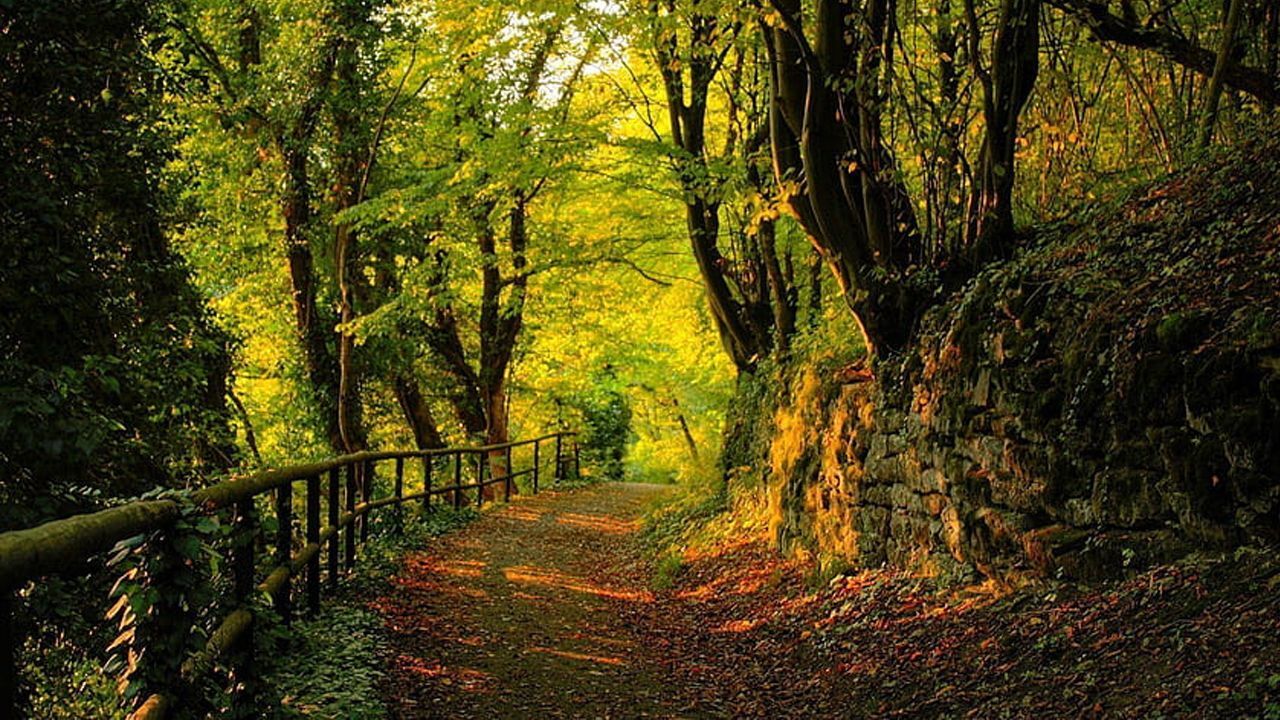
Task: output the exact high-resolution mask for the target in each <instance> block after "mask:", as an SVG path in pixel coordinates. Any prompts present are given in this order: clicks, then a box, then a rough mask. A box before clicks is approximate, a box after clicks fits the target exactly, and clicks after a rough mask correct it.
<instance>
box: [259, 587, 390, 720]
mask: <svg viewBox="0 0 1280 720" xmlns="http://www.w3.org/2000/svg"><path fill="white" fill-rule="evenodd" d="M290 638H291V644H290V652H289V654H288V655H287V656H286V657H285V658H284V659H283V661H282V662H281V663H280V664H279V667H278V668H277V670H276V671H275V673H274V674H273V675H272V676H271V678H270V683H271V685H272V686H273V689H274V690H275V692H277V693H278V694H279V703H280V704H279V712H278V713H276V717H279V718H339V717H340V718H352V720H360V719H366V718H368V719H372V718H384V717H386V715H387V708H386V706H385V705H384V704H383V702H382V696H381V692H380V689H379V687H378V683H379V682H380V681H381V680H382V677H383V659H384V657H385V652H386V650H385V648H386V640H385V638H384V637H383V631H382V619H381V618H380V617H378V616H377V615H376V614H374V613H373V612H370V611H369V610H366V609H365V608H362V607H359V606H358V605H357V606H350V605H346V604H343V605H338V604H333V605H329V606H327V607H326V608H325V609H324V610H323V611H321V613H320V614H319V615H317V616H316V617H315V618H314V619H308V620H304V621H300V622H297V623H295V625H294V628H293V632H292V633H291V636H290Z"/></svg>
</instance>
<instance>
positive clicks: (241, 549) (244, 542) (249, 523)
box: [231, 497, 257, 702]
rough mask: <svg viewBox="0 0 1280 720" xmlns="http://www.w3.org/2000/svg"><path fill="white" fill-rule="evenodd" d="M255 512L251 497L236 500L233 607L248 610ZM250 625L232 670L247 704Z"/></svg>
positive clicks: (250, 679) (251, 693) (250, 688)
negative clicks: (244, 691) (234, 604)
mask: <svg viewBox="0 0 1280 720" xmlns="http://www.w3.org/2000/svg"><path fill="white" fill-rule="evenodd" d="M256 526H257V511H256V509H255V508H254V499H253V498H251V497H248V498H244V499H242V500H238V501H237V502H236V504H235V517H234V519H233V520H232V534H231V575H232V588H233V593H234V594H235V600H236V605H237V606H239V607H242V608H248V606H249V604H250V602H251V597H252V595H253V585H254V582H253V546H254V543H255V541H256V538H257V527H256ZM253 634H254V630H253V624H252V623H250V625H249V629H248V630H246V631H245V633H244V634H243V635H242V636H241V637H240V641H239V647H238V648H236V652H235V657H234V658H233V659H232V662H231V667H232V672H233V674H234V676H235V679H236V681H237V682H238V683H240V684H241V686H242V687H244V688H245V690H246V693H247V694H248V695H249V699H250V702H252V698H253V696H254V695H255V694H256V688H255V687H254V685H255V682H256V680H255V678H254V674H253V666H254V662H253Z"/></svg>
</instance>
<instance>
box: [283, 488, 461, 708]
mask: <svg viewBox="0 0 1280 720" xmlns="http://www.w3.org/2000/svg"><path fill="white" fill-rule="evenodd" d="M478 516H479V512H478V511H476V510H475V509H473V508H464V509H462V510H453V509H452V508H448V507H438V508H437V509H435V510H434V511H433V512H430V513H417V514H409V516H408V517H406V518H405V521H404V532H403V533H400V534H397V533H392V532H387V530H388V529H390V527H391V524H392V523H393V522H394V519H393V516H392V515H391V514H390V513H387V514H384V515H382V516H380V517H378V518H377V521H376V522H375V529H379V528H380V529H381V530H382V532H380V533H378V534H377V535H376V536H375V538H374V539H373V540H372V541H371V542H370V543H369V544H368V545H365V546H364V547H362V548H360V555H359V561H358V563H357V565H356V568H355V573H354V575H353V576H352V577H351V578H349V579H348V580H347V581H345V582H344V584H343V587H342V589H341V591H340V592H339V594H338V595H337V596H336V597H334V598H331V599H330V600H329V601H328V602H326V603H325V604H324V606H323V607H322V608H321V610H320V613H319V614H318V615H317V616H316V617H315V618H311V619H305V620H299V621H296V622H295V623H293V625H292V626H291V627H290V628H289V630H288V632H287V633H286V638H287V642H288V643H289V652H288V653H286V654H283V655H282V656H279V657H278V658H276V660H275V662H273V663H272V666H271V667H270V668H268V669H267V670H266V672H265V675H264V678H263V682H264V685H265V687H266V689H267V692H268V695H269V696H272V697H275V698H278V702H277V703H275V705H276V707H277V710H276V712H275V717H277V718H349V719H351V720H365V719H369V718H383V717H386V716H387V708H386V706H385V704H384V703H383V701H382V693H381V692H380V691H379V684H380V683H381V681H382V679H383V674H384V670H383V668H384V667H385V659H386V658H385V654H386V636H385V632H384V629H383V625H382V620H381V618H380V617H379V616H378V615H377V614H376V613H375V612H373V611H371V610H369V609H368V608H366V607H364V606H363V605H362V604H361V598H366V597H371V596H374V595H376V594H377V593H378V592H379V591H381V590H382V589H384V587H385V586H386V585H387V583H388V582H389V580H390V578H391V577H392V574H393V573H394V572H395V571H396V569H397V568H398V567H399V562H400V558H402V557H403V556H404V553H405V552H407V551H412V550H417V549H420V548H422V547H423V546H424V545H425V544H427V543H429V542H430V541H431V539H433V538H435V537H438V536H440V535H443V534H445V533H447V532H450V531H452V530H455V529H457V528H459V527H461V526H463V525H465V524H466V523H468V522H470V521H471V520H473V519H475V518H476V517H478Z"/></svg>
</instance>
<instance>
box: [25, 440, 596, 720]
mask: <svg viewBox="0 0 1280 720" xmlns="http://www.w3.org/2000/svg"><path fill="white" fill-rule="evenodd" d="M530 446H531V450H532V457H531V459H530V463H529V465H528V467H525V468H524V469H522V470H518V471H513V468H512V459H513V451H514V450H517V449H520V448H526V447H530ZM547 446H553V447H547ZM544 449H545V450H548V451H550V453H548V452H544ZM548 454H551V463H550V465H551V470H552V478H553V481H555V482H558V481H559V480H561V479H562V478H563V477H565V476H566V473H567V472H568V471H570V470H572V473H573V474H574V475H575V476H576V475H578V474H579V472H580V470H581V457H580V453H579V447H578V443H577V435H576V433H572V432H561V433H553V434H550V435H544V436H542V437H538V438H534V439H532V440H521V441H517V442H509V443H503V444H499V445H486V446H479V447H470V448H442V449H438V450H420V451H392V452H361V453H355V454H352V455H343V456H341V457H337V458H333V459H331V460H325V461H323V462H317V463H311V464H307V465H295V466H292V467H286V468H281V469H278V470H267V471H264V472H259V473H256V474H253V475H248V476H245V477H241V478H236V479H232V480H228V481H226V482H222V483H219V484H217V485H212V486H210V487H207V488H204V489H202V490H199V491H196V492H195V493H193V494H192V495H191V498H190V501H191V504H192V505H194V507H195V508H196V512H197V513H198V514H201V515H209V516H213V515H219V514H220V515H222V516H225V517H227V519H228V520H229V523H230V527H231V540H230V542H229V543H228V546H229V547H228V550H227V554H228V555H229V556H230V557H228V558H227V562H226V565H227V566H228V567H229V568H230V575H231V587H232V594H233V600H234V603H233V606H234V607H235V608H236V609H235V610H233V611H232V612H230V614H228V615H227V616H226V617H225V618H223V619H222V620H221V622H220V623H219V624H217V625H216V626H215V627H214V629H213V630H212V632H210V633H209V636H208V639H207V640H206V642H205V643H204V646H203V648H201V649H200V650H199V651H197V652H195V653H194V654H191V655H189V656H186V657H159V658H148V660H147V661H148V662H160V663H167V664H169V665H171V667H168V668H164V672H161V673H159V676H161V677H165V678H167V680H166V682H165V685H166V687H163V688H157V689H155V690H154V691H153V692H151V694H150V695H149V696H148V697H146V698H145V700H144V701H143V702H142V703H141V704H140V705H139V706H138V708H137V709H136V710H135V711H134V712H133V714H132V716H131V717H132V718H137V719H140V720H141V719H155V718H163V717H166V716H167V715H168V714H169V711H170V710H171V709H173V708H175V707H178V706H179V705H181V704H183V703H184V700H185V699H186V698H187V696H188V695H189V694H190V693H191V692H193V690H192V688H193V687H195V686H196V684H197V681H198V680H200V679H201V677H202V675H204V674H205V673H208V672H209V671H210V670H211V669H212V668H213V667H214V666H215V665H217V664H219V663H225V664H227V665H228V666H229V667H231V668H232V671H233V672H234V673H235V675H236V677H238V678H241V679H243V678H251V677H252V676H253V646H254V642H253V627H254V617H255V613H254V608H253V603H252V602H251V598H252V596H253V594H254V593H255V592H256V593H264V594H266V595H267V596H269V597H270V599H271V605H272V608H273V610H274V612H275V613H276V614H277V615H278V616H279V617H280V619H281V620H283V621H284V622H286V623H287V622H289V620H290V618H292V617H293V614H294V600H295V597H294V595H295V592H294V588H293V580H294V579H295V578H298V577H299V576H302V575H305V578H306V583H305V585H304V586H303V587H302V588H301V590H302V592H301V593H300V594H301V596H302V597H303V598H305V602H306V610H307V612H308V613H315V612H316V611H317V610H318V609H319V607H320V597H321V592H322V588H324V587H325V585H326V584H327V585H328V587H330V588H331V589H332V588H336V587H337V583H338V578H339V576H340V574H341V573H342V572H344V570H345V571H350V569H351V568H352V567H353V566H354V564H355V561H356V553H357V549H358V547H359V546H360V545H361V544H363V543H365V542H367V541H368V538H369V516H370V513H372V512H373V511H374V510H378V509H381V508H387V507H390V508H393V509H394V510H395V513H396V514H395V518H394V519H395V523H394V524H393V526H392V527H393V528H394V529H396V530H399V529H401V528H402V527H403V525H402V513H403V505H404V504H405V503H407V502H411V501H413V502H421V504H422V507H423V509H424V510H425V511H429V510H430V509H431V508H432V506H433V503H438V502H444V503H448V504H451V505H452V506H453V507H455V508H457V507H461V506H462V505H463V504H469V503H470V502H472V501H474V502H475V504H476V505H481V504H483V503H484V501H485V495H486V494H487V493H488V492H493V491H492V490H490V488H493V487H494V486H499V485H500V486H501V489H502V492H503V494H504V496H505V498H506V499H507V500H510V498H511V492H512V490H513V487H514V484H515V482H516V481H517V480H518V479H520V478H522V477H528V478H529V480H528V483H529V486H530V488H531V489H532V490H533V492H534V493H536V492H538V488H539V485H540V482H541V480H542V479H543V476H544V473H543V466H544V465H546V464H547V462H546V459H547V455H548ZM407 461H412V462H416V463H421V475H420V477H421V481H420V483H421V485H420V487H421V489H420V490H418V491H417V492H411V493H406V492H405V471H406V462H407ZM380 463H381V464H386V463H392V464H393V466H394V471H393V474H392V475H391V479H392V485H391V488H390V493H388V494H387V495H386V496H385V497H380V498H376V499H375V493H374V486H375V482H376V481H377V478H378V465H379V464H380ZM344 480H345V483H344ZM299 487H300V488H301V490H302V492H303V493H304V494H305V518H302V519H300V520H302V522H297V523H295V519H294V507H293V505H294V503H293V496H294V491H295V489H298V488H299ZM469 491H473V492H471V493H470V495H468V493H469ZM270 492H274V493H275V495H274V498H273V501H272V503H271V505H272V511H273V513H274V515H275V520H276V523H275V525H276V530H275V532H274V533H273V537H270V538H265V537H264V536H263V535H264V533H263V531H262V523H261V522H260V521H259V518H258V508H257V502H256V498H257V497H258V496H260V495H264V494H266V493H270ZM494 494H496V493H494ZM187 507H188V508H190V507H191V505H188V506H187ZM183 509H184V506H183V504H181V503H179V501H178V500H176V499H152V500H135V501H133V502H129V503H126V504H124V505H120V506H118V507H113V508H109V509H107V510H101V511H99V512H94V513H87V514H83V515H75V516H72V517H68V518H63V519H61V520H54V521H52V522H48V523H45V524H43V525H40V526H37V527H34V528H29V529H26V530H15V531H12V532H7V533H4V534H0V702H3V703H4V705H5V706H7V707H9V708H11V709H12V712H13V716H14V717H19V716H20V715H19V713H20V712H21V708H20V702H19V695H18V660H19V658H18V656H17V652H18V648H19V647H20V645H21V640H20V638H18V637H16V633H15V632H14V627H13V611H14V604H15V603H16V602H18V601H19V600H20V596H19V591H20V590H21V589H22V588H23V587H24V586H25V585H26V584H27V583H29V582H32V581H35V580H39V579H40V578H42V577H44V576H48V575H57V574H63V573H66V572H68V570H69V569H80V571H81V572H83V569H84V568H85V567H86V564H85V563H86V561H88V560H91V559H92V558H93V556H95V555H98V554H100V553H103V552H105V551H108V550H110V549H112V548H113V547H114V546H115V545H116V544H117V543H120V542H121V541H125V540H128V539H130V538H134V537H137V536H140V535H144V534H147V533H154V532H157V531H158V532H160V533H175V532H176V531H175V530H174V526H175V523H176V521H177V520H178V519H179V517H180V515H182V513H183V511H184V510H183ZM295 525H298V526H300V528H301V531H302V532H296V531H295ZM295 541H296V542H295ZM259 544H263V545H264V546H269V547H272V548H273V552H272V554H271V558H270V561H269V562H270V567H267V568H265V569H262V570H260V569H259V565H260V563H259V562H258V558H256V557H255V553H254V548H255V546H256V545H259ZM295 547H296V548H297V549H295ZM322 554H323V555H324V558H323V559H324V561H325V562H323V563H322V562H321V559H322V558H321V555H322ZM326 580H327V583H326V582H325V581H326ZM160 591H161V594H163V593H164V588H163V587H161V588H160ZM171 615H173V616H172V617H166V618H153V619H152V622H154V623H155V624H156V625H157V626H158V627H163V628H165V631H166V632H170V633H180V634H182V635H183V637H187V636H189V635H190V633H191V632H193V622H194V618H193V617H191V614H190V612H188V613H186V616H185V617H183V616H182V615H183V614H182V613H179V612H174V613H171ZM153 674H155V673H153ZM149 691H150V689H149ZM0 709H3V708H0ZM3 715H6V713H4V712H0V716H3Z"/></svg>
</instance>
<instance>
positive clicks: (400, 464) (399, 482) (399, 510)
mask: <svg viewBox="0 0 1280 720" xmlns="http://www.w3.org/2000/svg"><path fill="white" fill-rule="evenodd" d="M395 494H396V512H395V522H396V524H395V531H396V533H397V534H399V533H402V532H404V504H403V501H404V458H402V457H398V458H396V483H395Z"/></svg>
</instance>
